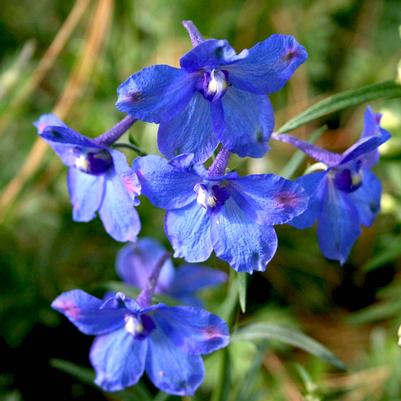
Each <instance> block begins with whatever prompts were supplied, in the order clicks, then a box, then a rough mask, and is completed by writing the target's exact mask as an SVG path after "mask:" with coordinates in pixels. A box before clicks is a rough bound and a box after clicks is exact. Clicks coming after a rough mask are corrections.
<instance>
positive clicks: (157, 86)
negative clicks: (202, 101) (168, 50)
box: [116, 65, 196, 123]
mask: <svg viewBox="0 0 401 401" xmlns="http://www.w3.org/2000/svg"><path fill="white" fill-rule="evenodd" d="M195 83H196V80H195V77H194V76H192V75H191V74H188V73H187V72H185V71H183V70H180V69H178V68H174V67H170V66H168V65H153V66H151V67H146V68H144V69H142V70H141V71H139V72H137V73H136V74H134V75H131V76H130V77H129V78H128V79H127V80H126V81H125V82H123V83H122V84H121V85H120V86H119V87H118V90H117V94H118V100H117V103H116V107H117V109H118V110H120V111H122V112H123V113H127V114H129V115H131V116H132V117H134V118H138V119H140V120H143V121H147V122H153V123H159V122H160V121H165V120H170V119H171V118H172V117H174V116H175V115H176V114H177V113H179V112H180V111H181V110H182V109H183V108H184V107H185V105H186V104H187V103H188V102H189V100H190V99H191V97H192V95H193V93H194V91H195Z"/></svg>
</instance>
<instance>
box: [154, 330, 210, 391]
mask: <svg viewBox="0 0 401 401" xmlns="http://www.w3.org/2000/svg"><path fill="white" fill-rule="evenodd" d="M148 342H149V346H148V354H147V357H146V373H147V374H148V376H149V378H150V380H151V381H152V382H153V384H154V385H155V386H156V387H157V388H159V389H160V390H162V391H164V392H166V393H167V394H174V395H193V394H194V393H195V391H196V389H197V388H198V387H199V385H200V384H201V383H202V380H203V376H204V367H203V361H202V358H201V357H200V356H198V355H188V353H187V352H186V351H185V349H183V348H182V347H177V346H176V345H175V344H174V342H173V340H172V339H171V338H169V336H167V335H166V334H165V333H164V332H163V331H162V330H161V329H160V328H159V327H157V328H156V330H153V331H152V333H151V334H150V336H149V337H148Z"/></svg>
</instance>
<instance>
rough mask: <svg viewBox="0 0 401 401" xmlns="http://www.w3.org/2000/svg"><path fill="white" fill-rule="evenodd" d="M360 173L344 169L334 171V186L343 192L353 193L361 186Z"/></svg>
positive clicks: (359, 171)
mask: <svg viewBox="0 0 401 401" xmlns="http://www.w3.org/2000/svg"><path fill="white" fill-rule="evenodd" d="M362 178H363V176H362V171H361V170H359V169H358V170H353V169H350V168H345V169H341V170H337V171H335V174H334V184H335V186H336V187H337V189H339V190H341V191H344V192H349V193H350V192H354V191H356V190H357V189H358V188H359V187H360V186H361V185H362Z"/></svg>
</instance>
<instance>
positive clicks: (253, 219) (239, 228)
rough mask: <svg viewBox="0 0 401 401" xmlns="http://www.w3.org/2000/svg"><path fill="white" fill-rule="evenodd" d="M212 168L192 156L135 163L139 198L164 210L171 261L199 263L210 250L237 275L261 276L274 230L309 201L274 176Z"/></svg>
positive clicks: (273, 246) (143, 159)
mask: <svg viewBox="0 0 401 401" xmlns="http://www.w3.org/2000/svg"><path fill="white" fill-rule="evenodd" d="M221 154H224V151H223V152H221V153H220V154H219V155H221ZM219 160H220V159H219V156H218V157H217V159H216V161H215V163H214V165H216V162H217V164H218V163H219ZM225 165H226V163H223V166H224V168H223V170H224V169H225ZM212 167H213V166H212ZM212 167H211V168H210V169H209V171H206V170H205V169H204V168H203V166H202V165H201V164H197V163H194V156H193V154H186V155H180V156H177V157H175V158H174V159H172V160H170V161H167V160H165V159H163V158H161V157H158V156H154V155H150V156H145V157H141V158H138V159H136V160H135V162H134V169H135V171H136V173H137V175H138V178H139V180H140V182H141V185H142V193H143V194H144V195H145V196H147V197H148V198H149V199H150V201H151V202H152V203H153V204H154V205H155V206H157V207H160V208H163V209H166V210H167V213H166V218H165V231H166V234H167V237H168V238H169V240H170V242H171V244H172V246H173V248H174V250H175V254H174V256H176V257H183V258H185V260H186V261H188V262H202V261H205V260H206V259H208V258H209V256H210V254H211V252H212V250H214V251H215V253H216V255H217V256H218V257H219V258H221V259H223V260H225V261H226V262H228V263H229V264H230V265H231V267H232V268H234V269H235V270H236V271H239V272H242V271H246V272H248V273H252V272H253V271H254V270H257V271H264V270H265V267H266V264H267V263H268V262H269V261H270V260H271V259H272V257H273V255H274V253H275V252H276V248H277V236H276V233H275V231H274V228H273V226H274V225H275V224H283V223H287V222H288V221H290V220H291V219H292V218H294V217H295V216H297V215H299V214H300V213H302V212H303V211H304V210H305V209H306V206H307V203H308V197H307V195H306V194H305V192H304V191H303V189H302V188H301V186H300V185H298V184H295V183H293V182H291V181H289V180H286V179H284V178H282V177H279V176H276V175H273V174H260V175H249V176H246V177H240V176H238V175H237V174H236V173H234V172H231V173H228V174H220V175H216V174H215V173H216V172H215V171H214V170H215V169H214V168H212Z"/></svg>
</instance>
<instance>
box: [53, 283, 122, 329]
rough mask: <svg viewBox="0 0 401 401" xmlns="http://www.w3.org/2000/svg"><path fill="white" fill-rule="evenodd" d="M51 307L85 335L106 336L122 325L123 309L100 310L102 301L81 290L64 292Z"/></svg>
mask: <svg viewBox="0 0 401 401" xmlns="http://www.w3.org/2000/svg"><path fill="white" fill-rule="evenodd" d="M51 306H52V308H53V309H55V310H57V311H58V312H60V313H62V314H63V315H65V316H66V317H67V318H68V319H69V320H70V322H71V323H73V324H74V325H75V326H77V327H78V329H79V330H81V331H82V332H83V333H85V334H90V335H98V334H106V333H109V332H111V331H114V330H117V329H119V328H120V327H122V326H123V325H124V313H125V312H124V309H110V308H102V306H103V301H102V300H100V299H99V298H96V297H94V296H92V295H90V294H87V293H86V292H84V291H81V290H71V291H68V292H64V293H63V294H61V295H59V296H58V297H57V298H56V299H55V300H54V301H53V302H52V305H51Z"/></svg>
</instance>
